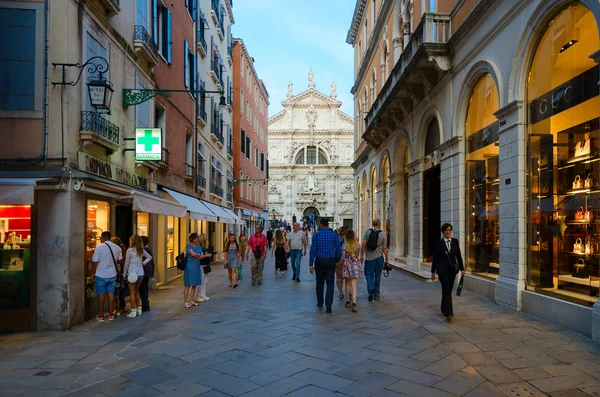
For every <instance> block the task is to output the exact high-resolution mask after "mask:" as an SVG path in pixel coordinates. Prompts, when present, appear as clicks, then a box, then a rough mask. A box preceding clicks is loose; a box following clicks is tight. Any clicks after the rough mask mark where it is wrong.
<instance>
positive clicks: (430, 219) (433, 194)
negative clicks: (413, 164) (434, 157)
mask: <svg viewBox="0 0 600 397" xmlns="http://www.w3.org/2000/svg"><path fill="white" fill-rule="evenodd" d="M440 198H441V194H440V166H439V165H437V166H435V167H433V168H430V169H429V170H427V171H425V172H424V181H423V258H424V261H425V262H431V261H433V253H434V250H435V243H436V241H437V240H438V239H439V238H440V223H441V221H442V216H441V211H440Z"/></svg>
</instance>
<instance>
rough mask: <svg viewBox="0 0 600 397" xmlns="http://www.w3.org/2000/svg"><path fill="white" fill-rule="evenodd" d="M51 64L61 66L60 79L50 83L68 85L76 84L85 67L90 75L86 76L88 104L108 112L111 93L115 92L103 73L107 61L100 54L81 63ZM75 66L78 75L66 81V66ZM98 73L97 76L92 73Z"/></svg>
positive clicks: (106, 69)
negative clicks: (75, 78)
mask: <svg viewBox="0 0 600 397" xmlns="http://www.w3.org/2000/svg"><path fill="white" fill-rule="evenodd" d="M52 66H54V67H56V66H61V67H62V81H53V82H52V85H54V86H56V85H70V86H76V85H77V84H78V83H79V80H80V79H81V75H82V73H83V70H84V69H86V70H87V72H88V73H90V74H92V76H88V78H87V79H88V83H87V87H88V95H89V96H90V104H91V105H92V106H93V107H94V109H96V110H106V111H107V112H108V113H110V102H111V100H112V95H113V93H114V92H115V91H114V90H113V88H112V83H111V82H110V81H108V80H107V79H106V78H105V77H104V74H105V73H106V72H108V67H109V65H108V61H107V60H106V59H104V58H102V57H100V56H96V57H92V58H90V59H88V60H87V61H86V62H85V63H84V64H83V65H82V64H79V63H53V64H52ZM71 67H75V68H77V69H79V75H78V76H77V80H75V81H67V79H66V77H67V76H66V73H67V71H66V68H71ZM95 73H98V75H97V76H94V75H93V74H95Z"/></svg>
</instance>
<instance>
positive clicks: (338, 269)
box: [335, 226, 351, 299]
mask: <svg viewBox="0 0 600 397" xmlns="http://www.w3.org/2000/svg"><path fill="white" fill-rule="evenodd" d="M347 231H348V227H347V226H342V227H340V228H339V229H338V230H337V234H338V238H339V239H340V245H342V246H343V245H344V243H345V242H346V232H347ZM335 283H336V285H337V288H338V292H339V294H340V299H344V292H343V291H344V278H343V277H342V261H339V262H338V263H337V264H336V266H335ZM346 291H348V283H346ZM346 296H347V297H348V299H350V298H351V297H350V296H348V293H347V292H346Z"/></svg>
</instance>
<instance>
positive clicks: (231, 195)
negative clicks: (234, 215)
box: [227, 189, 233, 201]
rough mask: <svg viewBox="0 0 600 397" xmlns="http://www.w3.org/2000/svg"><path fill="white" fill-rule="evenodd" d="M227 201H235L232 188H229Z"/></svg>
mask: <svg viewBox="0 0 600 397" xmlns="http://www.w3.org/2000/svg"><path fill="white" fill-rule="evenodd" d="M227 201H233V193H231V190H230V189H227Z"/></svg>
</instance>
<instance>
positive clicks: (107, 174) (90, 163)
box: [78, 152, 150, 191]
mask: <svg viewBox="0 0 600 397" xmlns="http://www.w3.org/2000/svg"><path fill="white" fill-rule="evenodd" d="M78 155H79V169H81V170H83V171H86V172H89V173H91V174H94V175H98V176H101V177H103V178H107V179H112V180H113V181H117V182H120V183H123V184H125V185H129V186H133V187H135V188H137V189H142V190H146V191H150V183H149V181H148V179H147V178H145V177H143V176H141V175H137V174H134V173H133V172H130V171H127V170H126V169H123V168H121V167H118V166H116V165H114V164H111V163H107V162H106V161H102V160H100V159H97V158H95V157H92V156H89V155H87V154H85V153H82V152H79V154H78Z"/></svg>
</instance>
